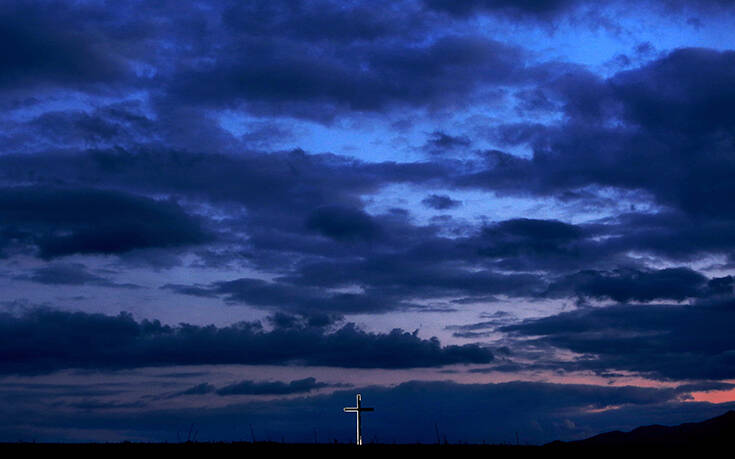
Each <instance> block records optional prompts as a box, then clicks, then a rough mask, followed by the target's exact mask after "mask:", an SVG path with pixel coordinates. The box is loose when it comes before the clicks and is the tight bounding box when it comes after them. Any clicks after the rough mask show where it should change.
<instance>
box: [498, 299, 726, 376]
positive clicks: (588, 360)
mask: <svg viewBox="0 0 735 459" xmlns="http://www.w3.org/2000/svg"><path fill="white" fill-rule="evenodd" d="M734 314H735V303H734V302H733V300H732V299H731V297H730V298H727V299H718V300H710V301H707V302H698V303H696V304H691V305H670V304H663V305H646V306H642V305H639V306H631V305H619V306H608V307H599V308H582V309H578V310H575V311H571V312H565V313H562V314H559V315H556V316H551V317H546V318H541V319H535V320H528V321H526V322H524V323H522V324H517V325H509V326H507V327H504V328H503V329H502V330H503V331H506V332H510V333H512V334H517V335H519V336H534V337H538V338H536V339H535V342H536V344H538V345H540V346H553V347H556V348H562V349H568V350H571V351H573V352H575V353H579V354H581V355H583V356H585V357H584V358H581V359H577V360H575V361H573V362H568V363H569V365H570V367H577V368H588V369H598V370H628V371H634V372H638V373H645V374H649V375H652V376H654V377H658V378H672V379H711V380H721V379H731V378H732V377H733V376H735V371H733V368H735V366H734V365H733V364H734V363H735V360H733V359H734V357H733V356H734V355H735V341H733V339H732V334H731V333H730V330H729V324H730V322H731V321H732V320H733V315H734ZM561 365H563V363H562V364H561Z"/></svg>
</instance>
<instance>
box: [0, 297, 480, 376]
mask: <svg viewBox="0 0 735 459" xmlns="http://www.w3.org/2000/svg"><path fill="white" fill-rule="evenodd" d="M0 329H2V333H1V334H0V356H2V364H0V372H2V373H6V374H7V373H43V372H50V371H54V370H59V369H63V368H90V369H105V368H106V369H116V368H135V367H142V366H156V365H158V366H169V365H201V364H207V365H211V364H224V363H231V364H235V363H240V364H288V363H299V364H302V365H316V366H338V367H348V368H416V367H432V366H442V365H451V364H458V363H465V364H466V363H487V362H490V361H491V360H492V359H493V356H492V353H491V352H490V350H488V349H486V348H483V347H480V346H478V345H463V346H441V344H440V343H439V340H438V339H436V338H431V339H422V338H419V337H418V336H417V334H416V333H408V332H404V331H402V330H399V329H395V330H393V331H391V332H390V333H385V334H383V333H368V332H365V331H363V330H360V329H359V328H357V327H356V326H355V325H354V324H347V325H344V326H343V327H341V328H339V329H337V330H335V331H332V332H329V331H328V330H326V329H325V328H324V327H321V326H317V327H310V326H305V327H289V328H276V329H273V330H271V331H266V330H264V329H263V327H262V325H261V324H260V323H257V322H256V323H246V322H241V323H237V324H234V325H231V326H228V327H222V328H217V327H215V326H213V325H210V326H196V325H188V324H182V325H180V326H176V327H172V326H166V325H162V324H160V323H159V322H158V321H146V320H144V321H142V322H137V321H135V320H134V319H133V318H132V317H131V316H130V315H129V314H126V313H121V314H120V315H118V316H116V317H113V316H106V315H103V314H87V313H82V312H74V313H72V312H65V311H60V310H52V309H45V308H36V309H29V310H26V311H24V312H22V313H21V314H20V315H13V314H10V313H2V314H0ZM356 355H359V358H356V357H355V356H356Z"/></svg>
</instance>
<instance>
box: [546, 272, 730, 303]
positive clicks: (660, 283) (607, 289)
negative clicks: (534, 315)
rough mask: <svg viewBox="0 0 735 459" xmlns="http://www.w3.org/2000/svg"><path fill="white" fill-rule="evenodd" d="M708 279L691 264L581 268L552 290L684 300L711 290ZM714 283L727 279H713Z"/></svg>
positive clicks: (621, 297)
mask: <svg viewBox="0 0 735 459" xmlns="http://www.w3.org/2000/svg"><path fill="white" fill-rule="evenodd" d="M707 282H708V279H707V278H706V277H705V276H703V275H702V274H700V273H698V272H696V271H693V270H691V269H689V268H667V269H661V270H648V271H640V270H635V269H628V270H626V269H618V270H615V271H613V272H599V271H580V272H578V273H576V274H573V275H570V276H568V277H566V278H565V279H563V280H561V281H559V282H556V283H554V284H552V285H551V286H550V287H549V294H550V295H552V296H561V297H566V296H569V295H570V294H576V295H579V296H582V297H589V298H597V299H607V298H609V299H612V300H615V301H618V302H621V303H622V302H626V301H631V300H634V301H642V302H649V301H652V300H660V299H672V300H678V301H682V300H684V299H686V298H695V297H699V296H703V295H706V294H707V293H709V292H708V291H707V290H705V286H706V285H707ZM714 284H715V285H720V284H723V285H722V286H723V287H725V288H726V286H727V284H726V281H725V280H723V281H719V280H715V281H714Z"/></svg>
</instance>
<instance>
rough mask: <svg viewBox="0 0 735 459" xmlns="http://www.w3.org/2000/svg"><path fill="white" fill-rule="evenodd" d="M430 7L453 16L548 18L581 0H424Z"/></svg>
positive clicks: (570, 7)
mask: <svg viewBox="0 0 735 459" xmlns="http://www.w3.org/2000/svg"><path fill="white" fill-rule="evenodd" d="M423 1H424V3H425V4H426V6H427V7H428V8H431V9H434V10H437V11H442V12H445V13H449V14H451V15H453V16H460V17H462V16H469V15H472V14H477V13H494V14H501V15H507V16H511V17H529V18H548V17H554V16H556V15H558V14H561V13H565V12H569V10H571V9H572V8H573V7H575V6H576V5H578V4H580V3H582V2H581V1H580V0H525V1H520V2H519V1H514V0H466V1H462V2H454V1H452V0H423Z"/></svg>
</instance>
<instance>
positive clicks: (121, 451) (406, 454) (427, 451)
mask: <svg viewBox="0 0 735 459" xmlns="http://www.w3.org/2000/svg"><path fill="white" fill-rule="evenodd" d="M676 449H677V452H678V453H681V452H682V448H681V447H677V448H676ZM684 449H686V447H685V448H684ZM704 449H707V448H704ZM668 450H669V447H665V446H660V445H659V446H614V447H610V446H604V447H602V446H580V445H569V444H563V445H559V444H557V445H545V446H515V445H513V446H511V445H428V444H401V445H382V444H366V445H363V446H359V447H358V446H355V445H345V444H338V445H330V444H283V443H256V444H253V443H204V442H202V443H90V444H50V443H4V444H0V457H8V458H10V457H36V455H38V457H71V458H74V459H76V458H80V457H95V458H100V459H108V458H110V457H126V458H131V459H141V458H143V457H166V458H168V457H171V458H184V457H186V458H188V457H198V458H202V459H220V458H230V457H232V458H245V457H247V458H261V457H263V458H268V459H271V458H272V459H276V458H279V459H280V458H307V457H308V458H332V457H334V458H337V457H340V458H351V457H352V458H361V457H366V458H367V457H370V458H377V459H385V458H389V457H390V458H392V457H401V458H416V457H447V458H451V459H460V458H461V459H465V458H473V457H483V458H510V459H512V458H526V457H532V458H544V459H547V458H549V457H564V458H576V457H580V458H581V457H584V458H590V457H594V458H599V457H620V458H621V459H629V458H630V457H631V456H632V457H650V456H651V454H656V453H667V452H668ZM672 452H673V448H672ZM692 452H693V453H694V451H692ZM696 452H697V453H701V452H702V448H697V451H696Z"/></svg>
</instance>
